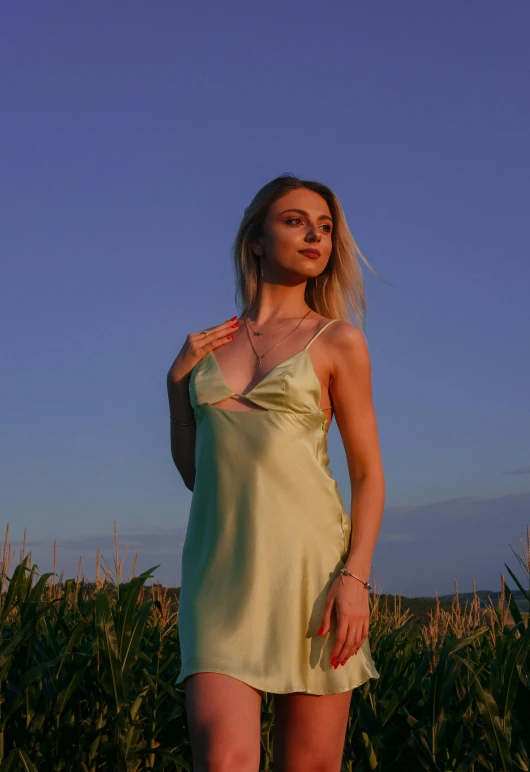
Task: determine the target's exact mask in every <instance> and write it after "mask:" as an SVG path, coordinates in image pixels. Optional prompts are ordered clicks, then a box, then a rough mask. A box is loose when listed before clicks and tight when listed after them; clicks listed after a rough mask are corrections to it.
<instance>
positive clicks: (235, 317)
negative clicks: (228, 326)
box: [230, 314, 237, 322]
mask: <svg viewBox="0 0 530 772" xmlns="http://www.w3.org/2000/svg"><path fill="white" fill-rule="evenodd" d="M234 319H237V314H236V315H235V316H233V317H232V318H231V319H230V321H231V322H233V321H234Z"/></svg>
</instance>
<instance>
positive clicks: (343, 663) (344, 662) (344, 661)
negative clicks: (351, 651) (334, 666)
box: [340, 659, 348, 665]
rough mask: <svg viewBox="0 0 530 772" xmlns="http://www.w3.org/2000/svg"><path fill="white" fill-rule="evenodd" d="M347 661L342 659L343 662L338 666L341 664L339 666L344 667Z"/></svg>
mask: <svg viewBox="0 0 530 772" xmlns="http://www.w3.org/2000/svg"><path fill="white" fill-rule="evenodd" d="M347 661H348V660H347V659H343V660H342V662H341V663H340V664H341V665H345V664H346V662H347Z"/></svg>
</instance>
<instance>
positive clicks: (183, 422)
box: [169, 416, 195, 426]
mask: <svg viewBox="0 0 530 772" xmlns="http://www.w3.org/2000/svg"><path fill="white" fill-rule="evenodd" d="M169 421H170V423H172V424H174V425H175V426H192V424H194V423H195V421H177V420H176V419H175V418H173V416H169Z"/></svg>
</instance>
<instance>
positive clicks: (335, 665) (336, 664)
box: [333, 662, 340, 670]
mask: <svg viewBox="0 0 530 772" xmlns="http://www.w3.org/2000/svg"><path fill="white" fill-rule="evenodd" d="M339 664H340V663H339V662H336V663H335V664H334V665H333V667H334V668H335V670H336V669H337V668H338V666H339Z"/></svg>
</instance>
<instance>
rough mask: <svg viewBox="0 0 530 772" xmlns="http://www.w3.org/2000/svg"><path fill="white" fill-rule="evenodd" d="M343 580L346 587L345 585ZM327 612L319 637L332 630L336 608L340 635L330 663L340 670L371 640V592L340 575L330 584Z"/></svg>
mask: <svg viewBox="0 0 530 772" xmlns="http://www.w3.org/2000/svg"><path fill="white" fill-rule="evenodd" d="M343 578H344V584H342V579H343ZM325 609H326V610H325V612H324V616H323V619H322V626H321V628H320V630H319V631H318V635H325V634H326V633H327V632H328V631H329V629H330V627H331V614H332V612H333V609H335V614H336V617H337V635H336V638H335V645H334V646H333V649H332V651H331V664H332V665H333V666H334V667H335V669H337V667H338V666H339V665H343V664H344V663H345V662H346V661H347V660H348V659H349V658H350V657H351V655H352V654H357V652H358V651H359V649H360V647H361V646H362V645H363V643H364V641H365V640H366V638H367V637H368V631H369V626H370V605H369V602H368V592H367V590H366V588H365V587H363V585H362V584H361V583H360V582H359V581H357V579H354V578H353V577H351V576H344V577H343V575H342V574H339V575H338V576H337V577H336V578H335V580H334V582H333V584H332V585H331V588H330V591H329V593H328V596H327V598H326V602H325Z"/></svg>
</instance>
